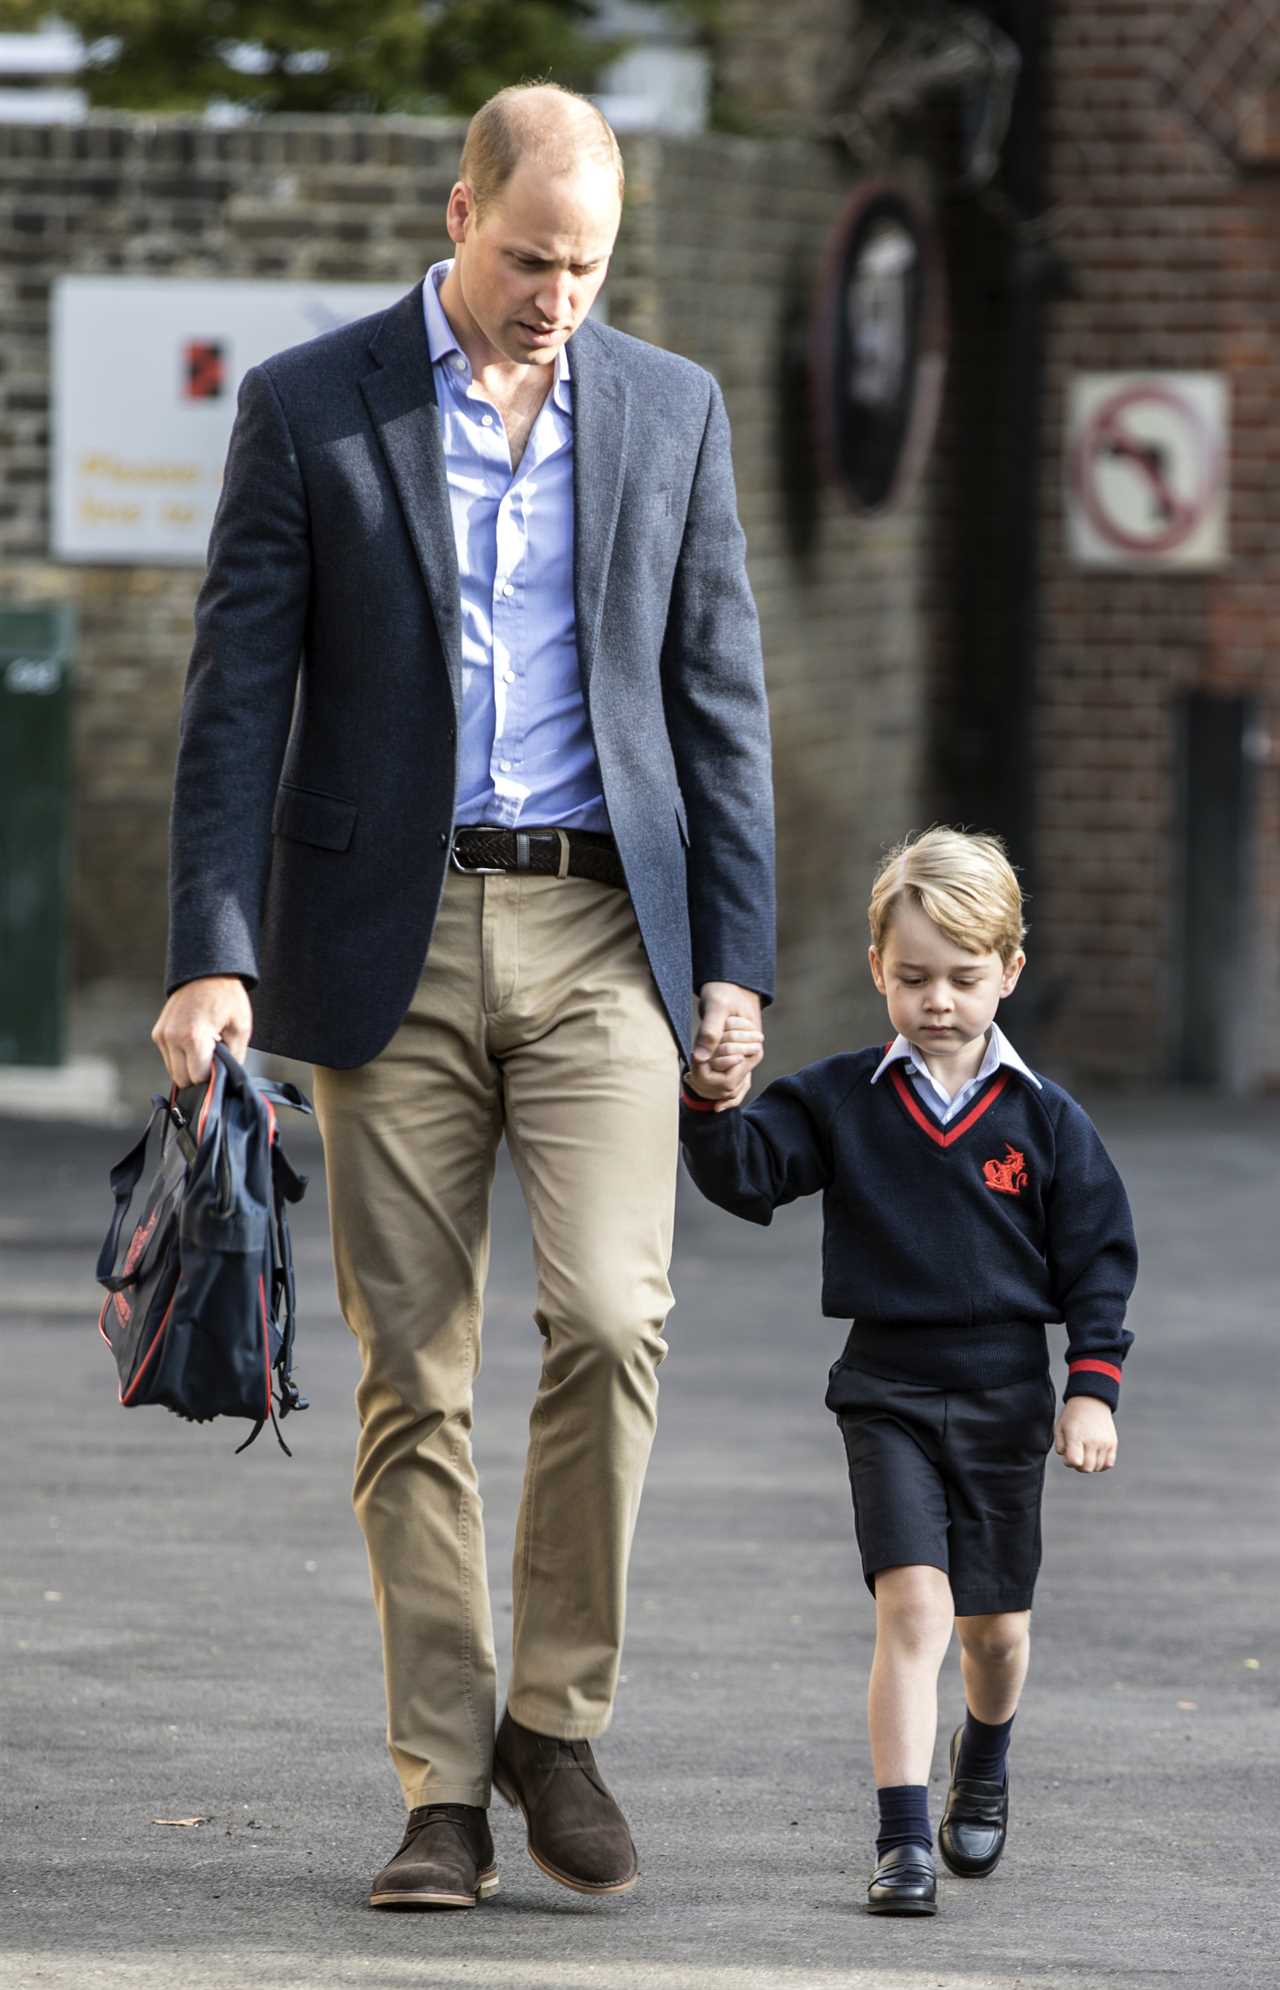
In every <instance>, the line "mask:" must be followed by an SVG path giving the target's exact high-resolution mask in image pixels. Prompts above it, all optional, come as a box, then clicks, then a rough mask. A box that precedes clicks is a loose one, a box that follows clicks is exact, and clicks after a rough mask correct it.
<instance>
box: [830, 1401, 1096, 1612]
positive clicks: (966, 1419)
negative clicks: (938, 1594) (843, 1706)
mask: <svg viewBox="0 0 1280 1990" xmlns="http://www.w3.org/2000/svg"><path fill="white" fill-rule="evenodd" d="M827 1406H828V1408H829V1409H832V1410H834V1411H835V1412H836V1416H837V1419H838V1421H839V1424H840V1430H841V1434H842V1435H843V1437H844V1443H845V1450H846V1452H847V1453H848V1457H849V1483H850V1486H851V1487H852V1490H853V1514H854V1525H855V1527H856V1529H857V1535H858V1546H859V1548H860V1550H861V1553H862V1571H863V1574H864V1575H865V1577H866V1580H867V1587H868V1589H870V1590H871V1592H872V1594H873V1595H874V1593H875V1586H876V1572H877V1570H879V1569H887V1568H899V1567H902V1566H903V1565H907V1564H914V1563H918V1562H924V1563H927V1564H928V1565H929V1566H930V1567H932V1568H939V1569H942V1570H943V1572H944V1573H945V1574H946V1576H947V1577H948V1579H949V1580H950V1583H951V1594H952V1598H953V1600H954V1603H955V1612H956V1615H957V1617H973V1616H986V1615H988V1614H993V1613H995V1612H998V1611H1003V1610H1029V1609H1030V1608H1031V1598H1032V1595H1033V1593H1034V1591H1035V1585H1036V1575H1037V1573H1038V1571H1039V1568H1040V1499H1041V1494H1042V1491H1043V1489H1044V1468H1045V1461H1046V1458H1047V1456H1048V1453H1049V1451H1050V1449H1051V1447H1052V1444H1053V1425H1054V1417H1055V1412H1056V1409H1057V1397H1056V1393H1055V1391H1054V1386H1053V1382H1052V1380H1051V1378H1050V1376H1049V1375H1048V1374H1047V1373H1042V1374H1038V1375H1033V1376H1031V1377H1030V1378H1029V1379H1027V1380H1023V1381H1020V1382H1009V1383H1006V1384H1005V1385H1004V1386H1003V1387H1001V1388H996V1389H930V1388H927V1387H925V1386H924V1385H923V1384H922V1383H918V1382H905V1381H891V1380H889V1379H888V1378H887V1377H885V1376H882V1375H872V1374H870V1373H868V1372H867V1371H866V1370H864V1369H860V1368H850V1367H848V1366H846V1365H845V1364H844V1363H843V1362H840V1363H837V1366H836V1368H835V1369H834V1370H833V1371H832V1380H831V1388H830V1390H829V1391H828V1394H827Z"/></svg>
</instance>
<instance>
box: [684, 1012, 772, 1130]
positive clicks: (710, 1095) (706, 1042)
mask: <svg viewBox="0 0 1280 1990" xmlns="http://www.w3.org/2000/svg"><path fill="white" fill-rule="evenodd" d="M712 991H715V993H714V995H713V994H712ZM702 994H703V1002H702V1016H703V1027H702V1029H701V1031H700V1032H699V1035H698V1042H697V1044H696V1045H695V1047H694V1052H693V1063H692V1064H691V1065H690V1067H689V1069H688V1071H687V1072H686V1074H685V1083H686V1084H687V1085H688V1087H689V1090H690V1091H691V1092H696V1093H697V1095H698V1097H699V1098H700V1099H713V1100H714V1101H715V1107H716V1111H717V1112H728V1111H729V1109H730V1107H732V1106H740V1105H741V1104H742V1102H743V1100H744V1099H745V1098H746V1096H747V1093H748V1092H749V1091H750V1090H751V1073H752V1071H753V1070H754V1069H755V1066H756V1065H757V1064H758V1063H759V1062H760V1059H761V1058H762V1057H763V1056H764V1029H763V1027H762V1025H761V1019H760V1004H759V1000H758V998H757V997H756V996H754V995H752V994H751V993H750V991H749V990H744V989H740V988H733V987H731V985H730V984H729V983H728V982H708V983H707V985H706V987H705V988H704V989H703V991H702ZM744 994H746V995H747V997H748V1002H749V1004H750V1006H751V1008H753V1009H754V1014H749V1015H742V1014H741V1013H740V1012H739V1011H738V1010H736V1009H733V1008H730V1009H729V1013H728V1014H727V1015H723V1014H722V1013H720V1012H718V1011H717V1003H720V1002H722V1001H723V999H724V996H725V995H736V996H742V995H744ZM709 997H710V998H711V999H708V998H709ZM743 1006H744V1007H746V1006H748V1005H747V1004H746V1003H744V1005H743ZM717 1028H718V1029H719V1036H718V1037H717V1036H716V1035H715V1031H716V1030H717Z"/></svg>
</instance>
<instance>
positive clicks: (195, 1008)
mask: <svg viewBox="0 0 1280 1990" xmlns="http://www.w3.org/2000/svg"><path fill="white" fill-rule="evenodd" d="M252 1033H253V1009H252V1007H251V1005H250V1002H249V997H248V994H247V992H246V990H245V985H244V983H243V981H241V980H240V979H239V977H238V976H237V975H234V974H210V975H205V976H203V977H202V978H201V979H200V980H199V981H184V982H183V984H182V987H181V988H175V989H174V991H173V993H172V995H171V996H170V997H169V999H168V1001H167V1002H166V1003H165V1005H164V1007H163V1009H162V1010H161V1011H160V1015H159V1017H158V1019H157V1021H156V1026H155V1028H154V1029H153V1030H152V1032H151V1041H152V1043H154V1045H155V1047H156V1049H157V1050H158V1051H159V1052H160V1055H161V1057H162V1058H163V1059H164V1068H165V1070H166V1071H167V1072H168V1073H169V1078H170V1081H171V1082H172V1083H173V1084H175V1085H176V1086H177V1087H178V1089H179V1090H181V1089H182V1087H183V1086H184V1085H200V1084H203V1082H204V1080H205V1079H206V1078H207V1077H208V1075H209V1066H210V1065H211V1064H212V1062H213V1046H214V1044H215V1043H225V1044H226V1046H227V1049H228V1050H229V1051H230V1052H231V1055H232V1056H233V1057H234V1058H236V1059H237V1060H238V1061H243V1059H244V1054H245V1051H246V1050H247V1049H248V1048H249V1038H250V1036H251V1035H252Z"/></svg>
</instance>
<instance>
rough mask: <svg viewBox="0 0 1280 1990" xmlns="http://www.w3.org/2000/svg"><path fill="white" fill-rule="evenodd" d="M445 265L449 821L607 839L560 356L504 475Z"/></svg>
mask: <svg viewBox="0 0 1280 1990" xmlns="http://www.w3.org/2000/svg"><path fill="white" fill-rule="evenodd" d="M452 267H453V264H452V263H451V262H443V263H436V264H435V265H434V266H433V267H432V268H431V269H429V270H428V271H427V274H426V277H425V279H424V281H423V285H422V306H423V315H424V317H425V320H426V328H427V346H428V350H429V351H430V354H431V365H432V370H433V373H434V378H435V389H436V404H437V406H438V408H439V410H440V421H441V434H442V439H443V443H444V460H445V470H446V473H447V476H448V480H449V504H450V508H451V511H452V514H453V536H454V542H455V545H456V547H457V552H458V576H459V580H460V582H461V592H462V713H461V724H460V726H459V736H458V794H457V806H456V810H455V820H456V821H457V822H458V823H475V822H491V823H498V824H500V825H501V826H502V827H503V828H507V829H510V828H513V827H515V826H516V825H520V826H522V827H526V828H527V827H533V826H536V825H538V824H547V825H548V826H553V825H554V826H556V827H559V828H562V829H599V830H607V829H608V827H609V817H608V812H607V810H606V809H605V805H604V796H603V793H602V791H601V781H600V768H599V765H598V763H597V761H596V754H595V748H594V746H593V744H592V740H591V729H590V726H589V725H588V723H587V710H586V704H585V702H584V700H583V696H582V677H581V673H580V671H579V668H578V639H577V622H576V615H575V609H574V597H573V391H572V385H571V381H570V374H569V356H568V353H567V352H566V351H565V350H564V349H563V348H561V350H560V352H559V353H558V354H557V356H556V374H555V383H554V385H553V387H552V389H551V392H550V393H549V394H548V396H547V398H546V400H545V401H544V403H543V405H542V407H541V408H540V409H539V411H538V417H537V420H536V421H535V422H534V424H533V427H532V429H531V430H530V432H529V439H528V442H527V443H526V444H525V451H524V455H523V456H522V457H521V459H520V467H519V469H517V470H515V471H513V470H512V468H511V452H510V449H509V447H508V444H507V435H506V430H505V429H504V428H503V426H502V418H501V416H500V415H499V413H498V411H497V409H496V408H495V407H494V406H493V403H492V402H491V401H489V400H488V399H487V398H486V397H485V394H484V392H483V390H482V389H481V388H480V387H479V386H478V385H476V383H475V381H474V380H473V378H472V373H471V365H470V362H469V360H468V359H467V356H466V354H465V353H464V352H463V351H462V348H461V347H460V346H459V344H458V340H457V337H456V335H455V333H454V330H453V327H452V326H451V325H450V323H449V320H448V318H447V317H446V316H445V313H444V308H443V306H442V305H441V303H440V295H439V291H440V285H441V284H442V283H443V281H444V279H445V277H446V276H447V275H448V273H449V271H450V270H451V269H452Z"/></svg>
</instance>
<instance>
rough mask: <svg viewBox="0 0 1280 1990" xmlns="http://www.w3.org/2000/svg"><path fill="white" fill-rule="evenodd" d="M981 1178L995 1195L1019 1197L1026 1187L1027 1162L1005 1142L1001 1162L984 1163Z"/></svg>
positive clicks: (1023, 1155)
mask: <svg viewBox="0 0 1280 1990" xmlns="http://www.w3.org/2000/svg"><path fill="white" fill-rule="evenodd" d="M982 1178H983V1180H984V1181H985V1182H986V1184H987V1187H988V1188H989V1189H994V1190H995V1192H996V1194H997V1195H1021V1194H1022V1191H1023V1189H1024V1188H1025V1187H1026V1186H1027V1160H1026V1156H1025V1154H1020V1153H1019V1152H1018V1150H1017V1148H1016V1147H1011V1146H1010V1145H1009V1143H1008V1141H1007V1140H1006V1142H1005V1148H1004V1159H1003V1161H984V1162H983V1164H982Z"/></svg>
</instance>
